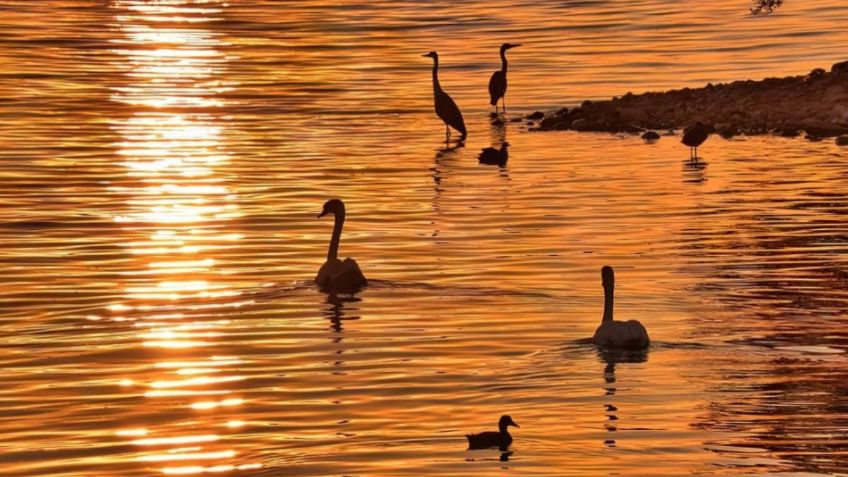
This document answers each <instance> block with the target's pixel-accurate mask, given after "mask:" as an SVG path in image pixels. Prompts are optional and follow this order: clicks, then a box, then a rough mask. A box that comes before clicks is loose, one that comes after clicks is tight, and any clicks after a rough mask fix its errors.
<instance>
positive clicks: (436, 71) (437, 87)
mask: <svg viewBox="0 0 848 477" xmlns="http://www.w3.org/2000/svg"><path fill="white" fill-rule="evenodd" d="M441 90H442V86H441V85H440V84H439V60H438V59H437V58H436V59H434V60H433V91H441Z"/></svg>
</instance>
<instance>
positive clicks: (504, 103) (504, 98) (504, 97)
mask: <svg viewBox="0 0 848 477" xmlns="http://www.w3.org/2000/svg"><path fill="white" fill-rule="evenodd" d="M501 100H502V101H503V112H504V114H506V94H504V95H503V98H502V99H501Z"/></svg>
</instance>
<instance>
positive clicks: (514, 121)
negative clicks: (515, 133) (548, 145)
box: [509, 118, 524, 123]
mask: <svg viewBox="0 0 848 477" xmlns="http://www.w3.org/2000/svg"><path fill="white" fill-rule="evenodd" d="M521 121H524V120H523V119H521V118H512V119H510V120H509V122H511V123H520V122H521Z"/></svg>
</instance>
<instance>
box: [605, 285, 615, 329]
mask: <svg viewBox="0 0 848 477" xmlns="http://www.w3.org/2000/svg"><path fill="white" fill-rule="evenodd" d="M614 290H615V288H614V287H611V286H607V287H604V318H603V320H602V321H603V322H607V321H612V308H613V295H614Z"/></svg>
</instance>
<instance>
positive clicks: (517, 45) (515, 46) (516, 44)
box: [509, 43, 521, 48]
mask: <svg viewBox="0 0 848 477" xmlns="http://www.w3.org/2000/svg"><path fill="white" fill-rule="evenodd" d="M519 46H521V43H513V44H511V45H509V47H510V48H518V47H519Z"/></svg>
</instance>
